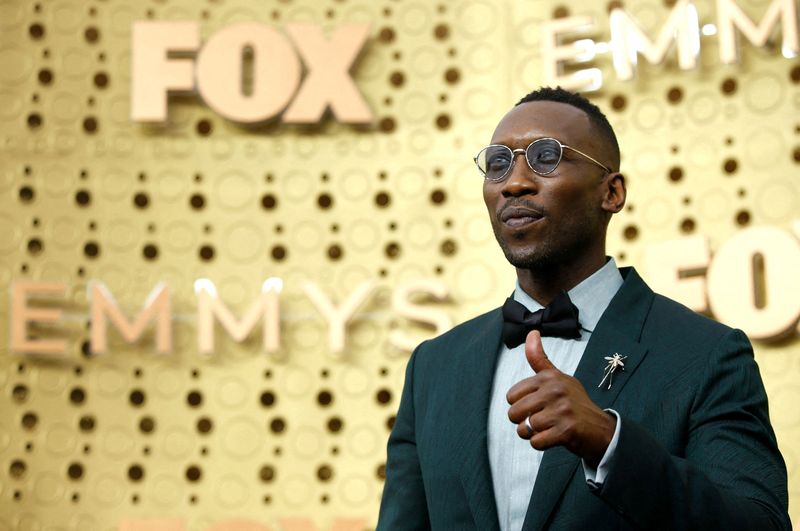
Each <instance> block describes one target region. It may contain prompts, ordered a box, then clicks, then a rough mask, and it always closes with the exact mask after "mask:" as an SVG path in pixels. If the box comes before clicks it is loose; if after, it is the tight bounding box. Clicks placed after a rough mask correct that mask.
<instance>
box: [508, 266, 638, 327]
mask: <svg viewBox="0 0 800 531" xmlns="http://www.w3.org/2000/svg"><path fill="white" fill-rule="evenodd" d="M622 282H623V279H622V275H621V274H620V272H619V269H617V263H616V262H615V261H614V259H613V258H609V259H608V260H607V261H606V263H605V265H603V267H601V268H600V269H598V270H597V271H595V272H594V273H592V274H591V275H590V276H588V277H587V278H585V279H583V280H582V281H581V282H580V284H578V285H577V286H575V287H574V288H572V289H571V290H569V291H568V292H567V295H569V298H570V300H571V301H572V304H574V305H575V306H577V308H578V315H579V316H580V323H581V328H583V329H585V330H588V331H590V332H591V331H593V330H594V328H595V326H597V323H598V321H600V317H602V315H603V312H605V311H606V308H607V307H608V305H609V304H610V303H611V299H613V298H614V295H616V293H617V290H619V288H620V286H622ZM514 300H516V301H517V302H519V303H521V304H522V305H524V306H525V307H526V308H527V309H528V311H531V312H535V311H536V310H540V309H542V308H543V306H542V305H541V304H539V303H538V302H536V301H535V300H534V299H533V298H532V297H531V296H530V295H528V294H527V293H525V291H524V290H523V289H522V287H520V285H519V280H517V285H516V288H515V289H514Z"/></svg>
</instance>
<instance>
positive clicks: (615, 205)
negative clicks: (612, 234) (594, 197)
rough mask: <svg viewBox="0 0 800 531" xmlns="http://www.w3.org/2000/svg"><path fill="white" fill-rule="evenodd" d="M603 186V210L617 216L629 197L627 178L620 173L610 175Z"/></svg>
mask: <svg viewBox="0 0 800 531" xmlns="http://www.w3.org/2000/svg"><path fill="white" fill-rule="evenodd" d="M603 186H604V188H603V210H605V211H606V212H608V213H609V214H616V213H617V212H619V211H621V210H622V207H624V206H625V198H626V197H627V191H626V190H625V176H624V175H622V174H621V173H619V172H613V173H609V174H608V175H606V178H605V179H604V183H603Z"/></svg>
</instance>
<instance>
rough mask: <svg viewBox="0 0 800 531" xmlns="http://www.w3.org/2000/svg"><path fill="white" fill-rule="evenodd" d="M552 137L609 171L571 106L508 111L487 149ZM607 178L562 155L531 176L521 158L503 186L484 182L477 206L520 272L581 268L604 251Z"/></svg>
mask: <svg viewBox="0 0 800 531" xmlns="http://www.w3.org/2000/svg"><path fill="white" fill-rule="evenodd" d="M543 137H551V138H555V139H557V140H559V141H560V142H561V143H562V144H565V145H568V146H572V147H574V148H576V149H579V150H580V151H582V152H584V153H586V154H587V155H589V156H591V157H593V158H595V159H597V160H599V161H600V162H602V163H603V164H606V165H608V164H609V162H608V160H607V159H608V157H607V156H606V153H604V152H603V150H602V145H603V143H602V142H601V141H600V139H599V138H598V137H597V135H596V134H595V129H594V127H593V126H592V125H591V123H590V121H589V117H588V116H587V115H586V113H584V112H583V111H581V110H580V109H577V108H575V107H573V106H571V105H567V104H564V103H557V102H550V101H534V102H528V103H523V104H521V105H518V106H516V107H514V108H513V109H512V110H511V111H509V112H508V114H506V115H505V116H504V117H503V119H502V120H501V121H500V123H499V124H498V126H497V129H496V130H495V132H494V135H493V136H492V140H491V143H492V144H503V145H506V146H508V147H510V148H511V149H512V150H513V149H525V148H527V147H528V145H529V144H530V143H531V142H533V141H534V140H536V139H538V138H543ZM605 173H606V172H605V171H604V170H603V169H602V168H600V167H599V166H597V165H595V164H592V163H591V162H590V161H588V160H586V159H585V158H584V157H581V156H580V155H578V154H577V153H575V152H573V151H571V150H569V149H564V150H563V156H562V159H561V162H560V163H559V165H558V167H557V168H556V169H555V171H554V172H553V173H551V174H549V175H546V176H542V175H538V174H536V173H534V172H533V171H532V170H531V169H530V168H529V167H528V164H527V162H526V161H525V155H524V154H515V158H514V166H513V167H512V168H511V170H510V172H509V174H508V175H507V176H506V177H505V179H504V180H502V181H501V182H493V181H489V180H485V181H484V185H483V199H484V201H485V202H486V207H487V208H488V210H489V218H490V219H491V222H492V228H493V230H494V234H495V237H496V238H497V241H498V243H499V244H500V247H501V248H502V250H503V253H505V255H506V258H507V259H508V261H509V262H511V264H512V265H514V266H515V267H517V268H520V269H533V270H543V269H552V268H553V267H554V266H569V265H578V264H582V263H583V261H585V260H588V259H591V258H590V257H593V256H594V255H596V254H597V253H598V246H599V252H600V253H602V252H604V242H605V231H606V226H607V224H608V219H609V212H608V211H607V210H606V209H604V208H603V195H604V187H605V179H604V178H603V177H604V175H605Z"/></svg>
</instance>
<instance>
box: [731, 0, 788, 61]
mask: <svg viewBox="0 0 800 531" xmlns="http://www.w3.org/2000/svg"><path fill="white" fill-rule="evenodd" d="M717 20H718V22H717V25H718V26H719V57H720V60H721V61H722V62H723V63H726V64H732V63H736V62H738V61H739V47H738V46H737V44H738V43H737V34H736V28H738V29H739V30H740V31H741V33H742V35H744V36H745V38H747V40H748V41H750V43H751V44H753V45H754V46H758V47H760V46H764V45H765V44H767V40H768V39H769V37H770V35H771V34H772V32H773V30H774V29H775V26H777V25H778V21H779V20H780V22H781V32H782V33H783V47H782V48H783V52H784V55H793V56H794V55H797V54H798V53H800V38H798V27H797V26H798V22H797V0H772V3H771V4H770V5H769V7H768V8H767V12H766V14H765V15H764V18H763V19H761V22H760V24H759V25H758V26H756V25H755V23H754V22H753V21H752V20H751V19H750V17H748V16H747V15H746V14H745V13H744V11H742V8H740V7H739V6H738V5H736V2H734V1H733V0H717Z"/></svg>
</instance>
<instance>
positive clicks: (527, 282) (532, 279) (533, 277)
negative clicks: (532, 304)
mask: <svg viewBox="0 0 800 531" xmlns="http://www.w3.org/2000/svg"><path fill="white" fill-rule="evenodd" d="M605 263H606V257H605V252H603V254H602V255H600V256H598V257H594V258H593V259H592V260H582V261H580V262H579V263H571V264H569V265H567V264H563V265H558V266H556V267H552V268H541V269H520V268H517V280H518V281H519V285H520V287H521V288H522V289H523V291H525V293H527V294H528V295H530V296H531V298H533V299H534V300H535V301H536V302H538V303H539V304H541V305H542V306H547V305H548V304H550V302H551V301H552V300H553V299H554V298H555V296H556V295H558V294H559V293H561V292H562V291H569V290H571V289H572V288H574V287H575V286H577V285H578V284H580V283H581V282H582V281H583V280H585V279H587V278H589V277H590V276H592V274H594V273H595V272H596V271H597V270H598V269H600V268H601V267H603V265H605Z"/></svg>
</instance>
